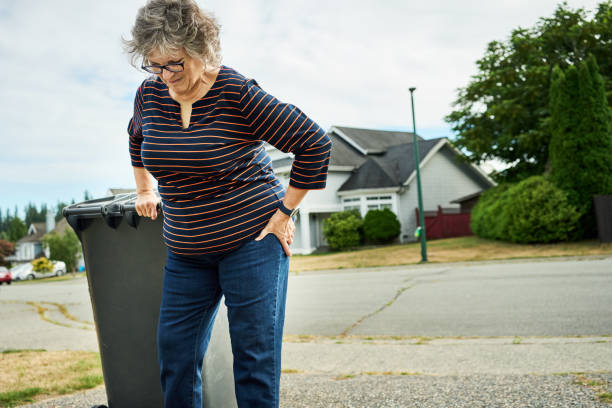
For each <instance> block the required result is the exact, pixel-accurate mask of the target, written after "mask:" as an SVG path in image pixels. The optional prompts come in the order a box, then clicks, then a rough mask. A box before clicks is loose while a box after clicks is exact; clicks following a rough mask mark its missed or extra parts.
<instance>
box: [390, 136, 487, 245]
mask: <svg viewBox="0 0 612 408" xmlns="http://www.w3.org/2000/svg"><path fill="white" fill-rule="evenodd" d="M454 157H455V156H454V154H453V153H452V152H450V151H449V148H448V147H447V146H444V147H442V149H440V151H439V152H438V153H436V154H434V155H433V156H432V157H431V159H430V160H429V161H427V163H425V165H424V166H423V167H421V185H422V189H423V209H424V210H425V211H435V210H437V209H438V205H439V206H441V207H445V208H449V207H457V208H458V207H459V206H458V205H457V204H451V203H450V201H451V200H454V199H456V198H458V197H462V196H465V195H468V194H472V193H476V192H479V191H482V190H483V189H484V188H486V186H485V184H484V182H483V181H478V180H477V179H476V178H475V177H474V178H472V177H470V176H469V175H468V174H467V173H466V172H465V171H462V169H461V168H462V166H466V164H460V163H457V162H455V159H454ZM418 205H419V204H418V197H417V181H416V177H415V178H413V180H412V182H411V183H410V185H409V186H408V190H407V191H406V192H404V194H402V195H401V196H400V213H401V218H400V223H401V224H402V231H401V234H400V237H401V241H402V242H408V241H415V240H416V238H415V237H414V231H415V229H416V227H417V223H416V213H415V211H414V209H415V208H417V207H418Z"/></svg>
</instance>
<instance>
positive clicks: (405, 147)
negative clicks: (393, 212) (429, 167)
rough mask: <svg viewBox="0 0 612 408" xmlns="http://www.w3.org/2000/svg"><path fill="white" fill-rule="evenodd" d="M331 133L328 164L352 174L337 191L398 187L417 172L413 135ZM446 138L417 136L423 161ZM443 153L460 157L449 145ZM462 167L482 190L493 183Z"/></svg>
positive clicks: (280, 163)
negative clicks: (345, 168)
mask: <svg viewBox="0 0 612 408" xmlns="http://www.w3.org/2000/svg"><path fill="white" fill-rule="evenodd" d="M340 133H341V134H342V135H341V134H340ZM328 134H329V137H330V139H331V141H332V149H331V157H330V160H329V165H330V166H336V167H338V166H343V167H348V168H351V169H352V174H351V175H350V176H349V178H348V179H347V180H346V181H345V182H344V184H342V186H341V187H340V188H339V190H338V191H348V190H357V189H362V188H384V187H398V186H401V185H402V184H404V183H405V182H406V180H407V179H408V177H410V175H411V174H412V173H413V172H414V171H415V169H416V166H415V161H414V142H413V140H414V134H413V133H410V132H399V131H387V130H372V129H358V128H350V127H346V126H332V128H331V129H330V131H329V133H328ZM347 139H348V140H347ZM445 139H446V138H436V139H429V140H425V139H423V138H422V137H420V136H417V143H418V145H419V158H420V160H421V161H422V160H423V159H424V158H425V156H427V154H428V153H429V152H430V151H431V150H432V149H433V148H434V147H435V146H436V145H437V144H438V143H439V142H440V141H441V140H445ZM356 146H357V147H356ZM364 151H365V152H366V154H364V153H363V152H364ZM441 153H443V154H445V155H447V156H449V157H456V156H457V154H458V153H457V152H456V151H454V150H452V149H451V148H450V147H448V146H447V147H443V148H442V149H441ZM292 162H293V159H292V158H289V157H284V158H279V159H276V160H274V161H273V166H274V168H280V167H285V166H289V165H291V163H292ZM460 167H462V169H463V171H465V172H466V174H468V175H470V176H471V177H473V178H474V179H475V180H476V181H477V182H478V183H480V184H482V185H483V188H487V187H489V186H490V181H489V180H486V177H484V176H483V175H482V174H480V173H478V171H477V170H475V169H474V168H472V167H471V166H469V165H467V164H460Z"/></svg>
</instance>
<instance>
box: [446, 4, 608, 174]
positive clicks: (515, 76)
mask: <svg viewBox="0 0 612 408" xmlns="http://www.w3.org/2000/svg"><path fill="white" fill-rule="evenodd" d="M611 41H612V2H611V1H610V0H608V1H606V2H603V3H601V4H599V6H598V9H597V12H596V13H595V15H594V17H593V18H592V19H591V20H589V19H588V18H587V14H586V12H585V11H584V9H577V10H571V9H570V8H569V7H568V5H567V3H563V4H561V5H559V6H558V7H557V9H556V10H555V12H554V14H553V16H552V17H549V18H541V19H540V20H539V21H538V23H536V24H535V26H534V27H532V28H518V29H515V30H513V31H512V33H511V36H510V38H509V39H508V40H507V41H505V42H500V41H492V42H490V43H489V44H488V47H487V49H486V52H485V55H484V57H483V58H481V59H480V60H478V61H477V63H476V64H477V67H478V73H477V74H476V75H474V76H473V77H472V80H471V82H470V83H469V84H468V85H467V86H466V87H465V88H460V89H459V90H458V97H457V99H456V100H455V102H454V103H453V106H454V110H453V111H452V112H451V113H450V114H449V115H448V116H447V117H446V121H447V122H448V123H449V124H450V125H451V127H452V129H453V130H454V131H455V132H456V133H457V137H456V139H455V140H454V143H455V145H456V146H457V147H458V148H460V149H461V150H462V151H463V152H464V153H465V155H466V158H467V160H469V161H472V162H480V161H483V160H487V159H492V158H498V159H500V160H502V161H504V162H505V163H507V164H508V165H510V166H511V167H509V168H508V169H507V170H504V171H503V172H501V173H498V174H495V175H494V177H495V178H496V179H497V180H498V181H501V180H508V181H520V180H522V179H525V178H527V177H528V176H531V175H535V174H541V173H542V172H543V171H544V169H545V166H546V163H547V161H548V153H549V151H548V150H549V149H548V144H549V141H550V136H551V134H550V126H549V118H550V113H549V108H548V101H549V95H548V93H549V88H550V79H551V74H552V67H553V66H555V65H558V66H559V67H561V68H562V69H565V68H567V67H568V66H569V65H572V64H575V63H577V62H579V61H581V60H583V59H585V58H586V56H587V55H588V54H589V53H592V54H593V55H594V56H595V57H596V58H597V60H598V62H599V64H600V67H601V73H602V76H603V81H604V85H605V87H606V89H607V90H608V92H609V93H611V94H612V53H611V52H610V43H611ZM610 101H612V99H610V98H609V102H610Z"/></svg>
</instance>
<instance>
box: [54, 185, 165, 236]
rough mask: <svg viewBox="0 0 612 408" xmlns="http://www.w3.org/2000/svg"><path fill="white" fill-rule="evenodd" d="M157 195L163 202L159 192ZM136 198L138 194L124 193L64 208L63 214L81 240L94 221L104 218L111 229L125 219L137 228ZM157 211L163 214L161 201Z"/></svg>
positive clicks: (138, 217) (138, 220) (138, 218)
mask: <svg viewBox="0 0 612 408" xmlns="http://www.w3.org/2000/svg"><path fill="white" fill-rule="evenodd" d="M155 195H156V196H157V197H159V198H160V200H161V197H160V195H159V193H158V192H157V191H156V192H155ZM136 198H138V194H137V193H123V194H117V195H113V196H108V197H103V198H96V199H93V200H87V201H83V202H80V203H76V204H72V205H69V206H67V207H64V209H63V210H62V214H63V215H64V217H66V220H67V221H68V224H70V226H71V227H72V229H74V230H75V232H76V233H77V235H78V236H79V238H81V235H80V232H81V231H83V230H84V229H86V228H87V227H88V226H89V225H90V224H91V223H92V222H93V219H95V218H98V217H103V218H104V220H105V221H106V223H107V224H108V226H109V227H111V228H117V227H118V226H119V224H120V223H121V221H122V220H123V219H124V218H125V219H126V222H127V223H128V224H129V225H130V226H132V227H134V228H137V227H138V223H139V222H140V216H139V215H138V213H137V212H136V208H135V207H134V205H135V203H136ZM157 210H158V211H160V212H162V205H161V201H160V202H159V203H158V204H157Z"/></svg>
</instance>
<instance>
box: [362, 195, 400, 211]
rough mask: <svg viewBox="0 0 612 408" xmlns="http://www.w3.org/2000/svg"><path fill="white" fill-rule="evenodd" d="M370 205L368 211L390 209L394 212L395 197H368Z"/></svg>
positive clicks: (367, 200)
mask: <svg viewBox="0 0 612 408" xmlns="http://www.w3.org/2000/svg"><path fill="white" fill-rule="evenodd" d="M366 202H367V203H368V207H367V210H368V211H369V210H382V209H383V208H388V209H390V210H391V211H393V197H392V196H390V195H385V196H368V197H366Z"/></svg>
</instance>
